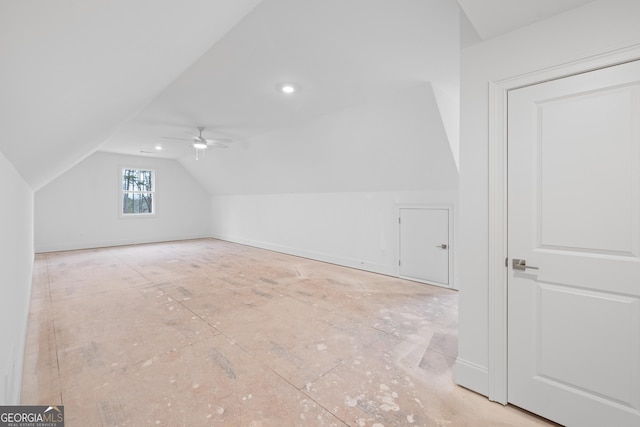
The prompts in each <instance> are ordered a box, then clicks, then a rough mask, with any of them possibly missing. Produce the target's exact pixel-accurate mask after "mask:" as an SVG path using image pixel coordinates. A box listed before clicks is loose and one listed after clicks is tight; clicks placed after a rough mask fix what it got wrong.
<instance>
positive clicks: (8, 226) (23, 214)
mask: <svg viewBox="0 0 640 427" xmlns="http://www.w3.org/2000/svg"><path fill="white" fill-rule="evenodd" d="M0 201H1V202H0V337H1V339H0V405H17V404H18V403H19V400H20V386H21V384H22V360H23V355H24V345H25V336H26V331H27V319H28V317H29V300H30V295H31V276H32V271H33V191H32V190H31V188H30V187H29V186H28V185H27V184H26V182H25V181H24V180H23V179H22V177H21V176H20V175H19V174H18V172H17V171H16V169H15V168H14V167H13V165H12V164H11V163H10V162H9V161H8V160H7V159H6V158H5V157H4V155H3V154H2V153H1V152H0Z"/></svg>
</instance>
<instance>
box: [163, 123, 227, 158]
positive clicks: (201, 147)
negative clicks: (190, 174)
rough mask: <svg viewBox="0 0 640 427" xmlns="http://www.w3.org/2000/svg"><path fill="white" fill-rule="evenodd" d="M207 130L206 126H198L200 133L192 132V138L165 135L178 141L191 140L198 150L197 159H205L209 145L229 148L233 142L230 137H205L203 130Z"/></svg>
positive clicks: (165, 137)
mask: <svg viewBox="0 0 640 427" xmlns="http://www.w3.org/2000/svg"><path fill="white" fill-rule="evenodd" d="M204 130H205V128H204V127H201V126H200V127H198V134H197V135H194V134H192V133H190V132H188V133H189V135H191V139H186V138H173V137H170V136H163V138H164V139H175V140H178V141H190V142H191V146H192V147H193V148H195V150H196V160H200V159H204V154H205V150H206V149H207V148H209V147H215V148H227V147H228V145H227V144H230V143H232V142H233V140H232V139H231V138H229V137H216V138H205V137H204V136H202V132H203V131H204Z"/></svg>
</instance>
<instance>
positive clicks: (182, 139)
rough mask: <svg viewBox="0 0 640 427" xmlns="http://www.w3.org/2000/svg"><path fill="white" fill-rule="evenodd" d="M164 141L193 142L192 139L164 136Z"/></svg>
mask: <svg viewBox="0 0 640 427" xmlns="http://www.w3.org/2000/svg"><path fill="white" fill-rule="evenodd" d="M162 138H163V139H176V140H178V141H191V140H190V139H186V138H173V137H171V136H163V137H162Z"/></svg>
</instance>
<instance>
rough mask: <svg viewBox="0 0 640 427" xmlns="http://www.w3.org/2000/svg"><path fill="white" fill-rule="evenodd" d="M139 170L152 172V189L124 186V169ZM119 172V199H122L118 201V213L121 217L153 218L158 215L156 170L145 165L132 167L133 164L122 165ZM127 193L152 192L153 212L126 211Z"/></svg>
mask: <svg viewBox="0 0 640 427" xmlns="http://www.w3.org/2000/svg"><path fill="white" fill-rule="evenodd" d="M127 169H128V170H137V171H149V172H151V191H136V190H134V191H131V190H125V189H124V188H123V185H122V184H123V182H122V179H123V176H124V171H125V170H127ZM118 171H119V173H118V188H119V189H120V191H119V193H118V194H119V199H120V201H119V202H118V213H119V216H120V218H153V217H155V216H156V213H157V211H158V204H157V198H156V181H157V175H156V170H155V169H153V168H145V167H132V166H120V168H119V169H118ZM126 193H133V194H143V193H144V194H148V193H150V194H151V195H152V204H151V212H137V213H136V212H133V213H125V212H124V195H125V194H126Z"/></svg>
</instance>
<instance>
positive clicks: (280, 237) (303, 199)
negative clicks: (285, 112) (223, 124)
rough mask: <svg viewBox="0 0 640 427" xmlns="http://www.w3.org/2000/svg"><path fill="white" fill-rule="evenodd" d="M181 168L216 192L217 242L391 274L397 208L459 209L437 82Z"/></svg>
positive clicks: (395, 270) (395, 264)
mask: <svg viewBox="0 0 640 427" xmlns="http://www.w3.org/2000/svg"><path fill="white" fill-rule="evenodd" d="M207 156H209V154H207ZM207 159H209V158H207ZM207 159H205V160H207ZM182 161H183V162H187V161H188V162H189V164H188V165H187V167H189V168H194V170H195V172H194V173H195V174H196V175H197V176H199V177H201V178H200V179H202V180H203V181H204V182H207V183H208V184H207V185H208V188H209V190H210V191H211V192H212V193H213V194H214V196H213V197H212V206H211V212H212V230H213V235H214V236H215V237H218V238H222V239H225V240H231V241H235V242H241V243H245V244H250V245H254V246H259V247H263V248H269V249H274V250H278V251H281V252H286V253H291V254H295V255H301V256H305V257H309V258H314V259H318V260H322V261H328V262H332V263H336V264H341V265H346V266H350V267H355V268H360V269H365V270H369V271H374V272H378V273H383V274H389V275H397V274H398V251H399V249H398V233H399V229H398V206H399V205H403V204H411V205H452V206H455V204H456V202H457V183H458V176H457V168H456V164H455V160H454V156H453V154H452V152H451V146H450V145H449V141H448V139H447V134H446V132H445V129H444V125H443V122H442V119H441V115H440V110H439V108H438V103H437V101H436V97H435V96H434V92H433V90H432V87H431V85H430V84H420V85H416V87H414V88H413V89H412V90H409V91H406V92H402V93H399V94H396V95H395V96H392V97H389V98H385V99H381V100H377V101H376V102H372V103H367V104H364V105H359V106H355V107H352V108H349V109H346V110H343V111H339V112H336V113H332V114H329V115H326V116H323V117H320V118H318V119H316V120H312V121H309V122H306V123H301V124H298V125H296V126H295V127H291V128H287V129H282V130H278V131H273V132H270V133H268V134H263V135H261V136H259V137H258V138H255V139H253V140H251V141H250V147H248V148H247V149H246V150H243V149H242V147H238V148H237V149H236V148H233V149H229V150H227V151H224V152H212V153H211V159H210V160H209V162H210V163H206V162H202V163H199V164H196V162H195V161H193V160H182ZM220 180H225V181H224V184H221V183H220ZM221 189H225V190H226V191H230V192H232V194H220V192H221ZM454 233H455V231H454ZM453 247H454V248H455V245H454V246H453Z"/></svg>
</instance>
